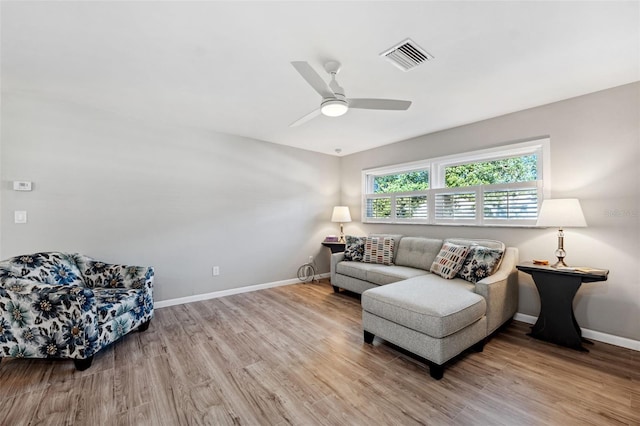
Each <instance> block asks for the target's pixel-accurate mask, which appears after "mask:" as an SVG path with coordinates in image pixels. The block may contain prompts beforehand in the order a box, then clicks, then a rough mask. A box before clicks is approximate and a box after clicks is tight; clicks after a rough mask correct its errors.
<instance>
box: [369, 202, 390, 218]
mask: <svg viewBox="0 0 640 426" xmlns="http://www.w3.org/2000/svg"><path fill="white" fill-rule="evenodd" d="M366 217H367V219H374V220H385V219H389V218H390V217H391V197H390V196H384V197H380V196H371V198H367V208H366Z"/></svg>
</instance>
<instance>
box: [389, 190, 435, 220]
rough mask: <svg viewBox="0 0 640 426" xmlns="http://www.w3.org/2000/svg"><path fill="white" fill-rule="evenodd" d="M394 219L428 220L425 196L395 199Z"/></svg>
mask: <svg viewBox="0 0 640 426" xmlns="http://www.w3.org/2000/svg"><path fill="white" fill-rule="evenodd" d="M395 212H396V219H412V220H414V221H415V220H427V219H428V218H429V209H428V200H427V196H426V195H409V196H398V197H396V208H395Z"/></svg>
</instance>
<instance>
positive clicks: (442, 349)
mask: <svg viewBox="0 0 640 426" xmlns="http://www.w3.org/2000/svg"><path fill="white" fill-rule="evenodd" d="M474 288H475V286H474V285H473V284H471V283H468V282H466V281H464V280H461V279H454V280H443V279H442V278H440V277H438V276H435V275H433V274H429V275H425V276H420V277H415V278H410V279H408V280H404V281H399V282H396V283H393V284H387V285H384V286H380V287H377V288H373V289H370V290H367V291H365V292H364V293H362V328H363V329H364V340H365V342H366V343H372V342H373V338H374V336H379V337H381V338H382V339H384V340H387V341H388V342H391V343H393V344H395V345H397V346H400V347H401V348H403V349H406V350H408V351H410V352H412V353H414V354H416V355H419V356H421V357H422V358H425V359H426V360H427V361H429V370H430V373H431V376H432V377H433V378H435V379H438V380H439V379H441V378H442V375H443V372H444V367H443V364H444V363H445V362H447V361H448V360H450V359H451V358H453V357H455V356H456V355H458V354H460V353H461V352H462V351H464V350H466V349H468V348H470V347H471V346H474V345H476V346H475V349H476V350H479V351H481V350H482V346H483V345H484V341H485V338H486V337H487V323H486V322H487V320H486V316H485V312H486V308H487V304H486V301H485V299H484V297H482V296H480V295H479V294H476V293H475V292H474Z"/></svg>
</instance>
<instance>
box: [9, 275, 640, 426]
mask: <svg viewBox="0 0 640 426" xmlns="http://www.w3.org/2000/svg"><path fill="white" fill-rule="evenodd" d="M360 315H361V313H360V302H359V299H358V298H357V297H355V296H354V295H349V294H344V293H340V294H334V293H333V292H332V290H331V287H330V286H329V284H328V283H327V282H326V281H325V282H322V283H319V284H318V283H314V284H299V285H291V286H286V287H279V288H274V289H269V290H262V291H257V292H253V293H246V294H240V295H235V296H229V297H225V298H221V299H213V300H208V301H203V302H197V303H191V304H187V305H180V306H173V307H170V308H164V309H158V310H157V311H156V316H155V318H154V320H153V321H152V323H151V327H150V328H149V330H148V331H147V332H145V333H133V334H130V335H129V336H127V337H125V338H124V339H123V340H121V341H120V342H117V343H116V344H115V345H113V346H112V347H110V348H107V349H106V350H103V351H102V352H100V353H99V354H98V355H97V356H96V359H95V360H94V362H93V366H92V367H91V368H90V369H88V370H86V371H84V372H78V371H75V370H74V366H73V362H71V361H46V360H13V359H5V360H3V361H2V363H1V364H0V424H2V425H27V424H33V425H37V424H46V425H62V424H69V425H71V424H73V425H112V424H113V425H146V424H148V425H191V424H206V425H226V424H243V425H285V424H297V425H316V424H320V425H324V424H327V425H400V424H401V425H410V424H431V425H440V424H443V425H447V424H455V425H466V424H478V425H502V424H503V425H509V426H512V425H573V424H575V425H583V424H597V425H606V424H615V425H618V424H628V425H631V424H634V425H638V424H640V352H635V351H631V350H627V349H622V348H618V347H615V346H610V345H607V344H604V343H599V342H596V344H595V345H594V346H593V347H591V352H590V353H588V354H586V353H580V352H576V351H572V350H570V349H564V348H560V347H557V346H554V345H551V344H546V343H544V342H540V341H536V340H532V339H530V338H529V337H527V336H526V335H525V333H526V332H527V331H528V330H529V326H528V325H526V324H523V323H518V322H513V323H512V324H511V325H510V326H508V327H507V328H506V329H505V330H504V331H502V332H501V333H499V334H498V335H496V336H495V337H494V338H493V339H491V340H490V341H489V342H488V343H487V345H486V346H485V350H484V352H482V353H472V352H470V353H467V354H465V355H464V356H463V357H461V358H459V359H458V360H456V362H454V363H453V364H452V365H450V366H449V367H448V368H447V369H446V370H445V374H444V378H443V379H442V380H441V381H435V380H433V379H432V378H431V377H430V376H429V372H428V369H427V367H426V366H425V365H424V364H422V363H421V362H419V361H418V360H416V359H414V358H412V357H411V356H409V355H407V354H405V353H402V352H401V351H399V350H398V349H397V348H394V347H392V346H389V345H388V344H386V343H382V342H381V341H380V340H378V339H376V340H375V342H374V345H373V346H371V345H366V344H364V343H363V341H362V331H361V325H360V324H361V322H360Z"/></svg>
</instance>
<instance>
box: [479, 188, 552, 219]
mask: <svg viewBox="0 0 640 426" xmlns="http://www.w3.org/2000/svg"><path fill="white" fill-rule="evenodd" d="M539 186H540V187H541V186H542V182H522V183H512V184H504V185H487V186H486V187H485V189H484V193H483V222H484V223H487V224H499V223H501V222H506V221H510V222H514V221H517V222H519V223H520V224H522V225H526V224H532V225H533V224H535V222H536V219H537V218H538V206H539V205H540V203H541V202H542V198H541V190H540V188H539Z"/></svg>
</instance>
